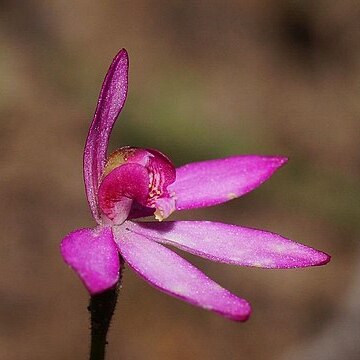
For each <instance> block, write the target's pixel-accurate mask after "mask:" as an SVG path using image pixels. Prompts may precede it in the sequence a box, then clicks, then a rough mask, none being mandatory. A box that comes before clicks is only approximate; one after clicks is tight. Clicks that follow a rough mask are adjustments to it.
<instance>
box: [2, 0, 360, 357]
mask: <svg viewBox="0 0 360 360" xmlns="http://www.w3.org/2000/svg"><path fill="white" fill-rule="evenodd" d="M0 10H1V20H2V21H1V23H0V40H1V41H0V77H1V80H2V81H1V84H2V85H1V89H2V91H1V97H0V116H1V117H0V146H1V152H0V162H1V179H0V182H1V186H0V192H1V195H0V196H1V202H0V214H1V219H2V221H1V225H0V226H1V234H2V240H1V242H0V251H1V254H2V255H1V263H0V269H1V274H2V276H0V291H1V299H0V326H1V334H0V358H1V359H6V360H15V359H16V360H17V359H34V360H35V359H36V360H42V359H50V358H51V359H54V360H56V359H64V358H71V359H84V358H86V356H87V342H88V314H87V312H86V306H87V301H88V297H87V296H88V295H87V293H86V292H85V290H84V289H83V286H82V285H81V284H80V282H79V281H78V279H76V278H75V276H74V275H73V273H72V272H71V271H70V270H69V269H67V268H66V266H65V265H64V264H63V263H62V260H61V258H60V255H59V249H58V248H59V242H60V239H61V238H62V237H63V236H64V235H65V233H66V232H67V231H70V230H71V229H73V228H75V227H78V226H79V224H83V225H84V227H86V226H92V222H91V218H90V212H89V210H88V209H87V208H86V202H85V198H84V196H85V195H84V190H83V184H82V167H81V161H82V159H81V157H82V147H83V144H84V141H85V137H86V132H87V129H88V126H89V123H90V121H91V118H92V113H93V111H94V108H95V102H96V98H97V95H98V91H99V89H100V85H101V81H102V78H103V76H104V74H105V72H106V70H107V66H108V64H109V62H110V60H111V58H112V57H113V56H114V55H115V53H116V52H117V50H118V49H119V48H121V47H126V48H127V50H128V52H129V54H130V60H131V70H130V95H129V98H128V102H127V104H126V107H125V110H124V112H123V114H122V118H121V120H120V121H118V123H117V125H116V129H115V133H114V136H113V137H112V144H113V147H114V148H115V147H119V146H122V145H135V146H136V145H137V146H142V147H146V146H151V147H154V148H158V149H160V150H161V151H163V152H164V153H167V154H168V155H169V156H170V157H171V158H172V159H173V160H174V161H175V163H176V164H178V165H180V164H183V163H185V162H189V161H195V160H201V159H208V158H215V157H222V156H227V155H231V154H237V153H254V154H282V155H288V156H289V157H290V163H289V165H287V166H286V167H285V168H284V169H282V170H281V172H279V174H277V175H276V176H274V178H272V179H271V181H269V182H268V183H266V184H265V185H263V186H262V188H260V189H258V190H256V191H255V192H254V193H252V194H250V195H247V196H246V197H244V198H243V199H239V200H236V201H233V202H231V203H229V204H225V205H223V206H221V207H217V208H214V209H208V210H204V211H193V212H191V213H190V212H188V213H181V214H178V215H177V218H188V219H189V218H190V217H191V218H194V219H210V220H221V221H224V222H232V223H236V224H243V225H247V226H253V227H260V228H267V229H269V230H272V231H275V232H279V233H282V234H284V235H286V236H287V237H290V238H293V239H295V240H297V241H301V242H303V243H305V244H307V245H310V246H314V247H317V248H320V249H323V250H325V251H327V252H329V253H330V254H332V255H333V260H332V262H331V263H330V264H329V265H328V266H326V267H324V268H316V269H306V270H297V271H266V270H253V269H252V270H248V269H240V268H235V267H231V266H225V265H219V264H210V263H207V262H203V261H202V260H200V259H195V258H192V257H189V256H187V257H188V258H190V260H191V261H192V262H193V263H195V264H197V265H198V266H199V267H201V268H202V269H203V270H205V271H206V272H207V273H208V274H209V275H210V276H212V277H213V278H214V279H216V280H217V281H219V282H221V284H223V285H224V286H225V287H227V288H229V289H231V290H232V291H234V292H235V293H237V294H238V295H240V296H244V297H246V298H248V299H250V300H252V305H253V309H254V313H253V316H252V318H251V319H250V321H249V322H248V323H246V324H237V323H232V322H230V321H227V320H224V319H222V318H220V317H217V316H216V315H213V314H209V313H207V312H205V311H201V310H199V309H196V308H192V307H190V306H188V305H186V304H184V303H182V302H180V301H177V300H174V299H172V298H169V297H166V296H165V295H162V294H160V293H158V292H156V291H154V290H153V289H151V288H150V287H148V286H147V285H146V284H145V283H143V282H142V281H139V280H138V279H137V278H136V277H135V276H134V275H132V274H131V273H130V272H127V271H125V274H124V286H123V291H122V293H121V296H120V301H119V304H118V309H117V314H116V316H115V319H114V322H113V327H112V329H111V334H110V339H109V340H110V347H109V359H117V358H121V359H139V360H142V359H149V360H151V359H157V360H158V359H172V360H176V359H184V358H185V359H235V360H236V359H248V360H259V359H277V358H279V357H280V356H285V358H286V359H288V358H289V357H288V356H287V355H286V354H287V352H288V351H290V349H292V348H294V347H297V348H298V349H300V355H299V356H300V358H301V349H302V348H303V347H305V345H304V344H305V343H307V342H308V341H309V340H311V341H315V342H316V339H317V338H318V336H321V334H323V333H325V334H326V329H327V327H328V326H330V323H331V322H332V321H333V319H336V318H337V317H338V315H337V314H339V313H341V311H342V304H344V303H346V301H347V299H346V297H347V289H348V288H349V287H351V283H352V281H353V280H355V277H356V274H355V273H354V272H353V270H354V268H355V264H356V263H357V262H358V256H359V249H358V247H359V245H358V240H359V237H358V236H359V230H360V222H359V217H360V210H359V209H360V187H359V176H360V152H359V133H360V121H359V117H360V101H359V98H360V85H359V84H360V28H359V25H358V18H359V13H360V7H359V4H358V2H357V1H354V0H345V1H332V0H331V1H317V2H311V1H302V2H301V1H291V0H287V1H286V0H284V1H280V2H279V1H267V2H263V1H235V0H234V1H226V2H224V1H193V2H185V1H184V2H181V1H144V0H135V1H115V0H109V1H105V2H101V1H84V0H81V1H75V2H73V1H68V0H62V1H51V2H50V1H49V2H44V1H35V0H34V1H30V0H29V1H20V0H14V1H8V2H6V1H5V2H1V4H0ZM358 301H360V300H358ZM352 308H353V309H355V310H353V311H355V313H359V311H360V303H359V302H355V305H354V306H353V307H352ZM345 326H347V327H348V328H350V329H351V328H352V326H354V325H353V324H352V323H351V317H350V320H349V322H348V323H346V325H345ZM353 331H356V330H355V329H354V330H353ZM358 355H359V354H357V356H358ZM318 356H319V354H318V353H315V354H314V358H319V357H318ZM305 358H308V357H304V359H305ZM354 358H357V357H356V356H355V357H354Z"/></svg>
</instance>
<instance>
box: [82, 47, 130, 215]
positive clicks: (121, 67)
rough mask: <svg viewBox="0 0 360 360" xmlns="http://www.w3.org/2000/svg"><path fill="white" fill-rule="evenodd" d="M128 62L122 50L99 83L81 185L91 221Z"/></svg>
mask: <svg viewBox="0 0 360 360" xmlns="http://www.w3.org/2000/svg"><path fill="white" fill-rule="evenodd" d="M128 68H129V59H128V55H127V52H126V50H125V49H122V50H120V51H119V53H118V54H117V55H116V56H115V58H114V60H113V62H112V64H111V65H110V68H109V70H108V72H107V74H106V77H105V80H104V82H103V85H102V88H101V91H100V95H99V100H98V104H97V107H96V110H95V115H94V119H93V121H92V123H91V126H90V130H89V134H88V137H87V139H86V144H85V149H84V182H85V188H86V195H87V198H88V202H89V205H90V209H91V212H92V214H93V216H94V218H95V219H96V220H97V221H98V222H99V220H100V215H99V212H98V208H97V189H98V186H99V181H100V177H101V174H102V171H103V169H104V165H105V158H106V151H107V147H108V143H109V137H110V133H111V130H112V128H113V125H114V123H115V121H116V118H117V117H118V116H119V114H120V111H121V109H122V108H123V106H124V104H125V100H126V96H127V91H128Z"/></svg>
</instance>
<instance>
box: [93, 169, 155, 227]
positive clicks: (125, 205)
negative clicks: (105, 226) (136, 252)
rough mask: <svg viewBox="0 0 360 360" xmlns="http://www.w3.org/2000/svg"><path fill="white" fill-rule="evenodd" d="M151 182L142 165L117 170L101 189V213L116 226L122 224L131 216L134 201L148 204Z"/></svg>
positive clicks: (103, 181) (109, 175) (106, 178)
mask: <svg viewBox="0 0 360 360" xmlns="http://www.w3.org/2000/svg"><path fill="white" fill-rule="evenodd" d="M149 182H150V180H149V174H148V171H147V170H146V168H145V167H144V166H142V165H140V164H135V163H128V164H124V165H121V166H119V167H117V168H115V169H114V170H112V171H111V172H110V173H109V174H108V175H107V176H105V178H104V179H103V180H102V182H101V184H100V187H99V207H100V209H101V211H102V212H103V213H104V214H105V215H106V216H107V217H108V218H109V219H111V220H113V221H114V223H115V224H122V223H123V222H124V221H125V220H126V218H127V217H128V215H129V212H130V209H131V205H132V200H136V201H137V202H139V203H140V204H146V200H147V198H148V194H149ZM129 199H131V200H130V201H129Z"/></svg>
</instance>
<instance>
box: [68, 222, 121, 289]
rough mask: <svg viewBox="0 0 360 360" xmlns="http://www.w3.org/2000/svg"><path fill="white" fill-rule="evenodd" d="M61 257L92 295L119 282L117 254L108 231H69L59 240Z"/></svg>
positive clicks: (99, 229) (103, 229)
mask: <svg viewBox="0 0 360 360" xmlns="http://www.w3.org/2000/svg"><path fill="white" fill-rule="evenodd" d="M61 254H62V256H63V258H64V261H65V262H66V263H67V264H68V265H70V267H71V268H72V269H73V270H74V271H75V272H76V273H77V274H78V275H79V277H80V279H81V280H82V282H83V283H84V285H85V286H86V288H87V289H88V290H89V292H90V294H92V295H93V294H97V293H100V292H102V291H104V290H107V289H110V288H111V287H113V286H114V285H115V284H116V283H117V281H118V280H119V270H120V262H119V252H118V250H117V247H116V245H115V242H114V240H113V235H112V232H111V228H109V227H100V226H99V227H97V228H95V229H80V230H75V231H73V232H72V233H70V234H69V235H67V236H66V237H65V238H64V239H63V240H62V242H61Z"/></svg>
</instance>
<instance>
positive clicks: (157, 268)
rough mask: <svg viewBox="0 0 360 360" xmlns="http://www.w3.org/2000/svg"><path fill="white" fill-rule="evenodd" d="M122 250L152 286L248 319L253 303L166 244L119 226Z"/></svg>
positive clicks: (231, 316)
mask: <svg viewBox="0 0 360 360" xmlns="http://www.w3.org/2000/svg"><path fill="white" fill-rule="evenodd" d="M114 235H115V239H116V242H117V244H118V247H119V251H120V253H121V254H122V256H123V257H124V258H125V260H126V261H127V262H128V264H129V265H130V266H131V267H132V268H133V269H134V270H135V272H136V273H138V274H139V275H140V276H141V277H143V278H144V279H145V280H146V281H147V282H149V283H150V284H151V285H152V286H154V287H156V288H158V289H159V290H161V291H164V292H165V293H167V294H169V295H172V296H174V297H177V298H179V299H181V300H185V301H187V302H189V303H191V304H193V305H197V306H200V307H202V308H205V309H207V310H211V311H214V312H217V313H219V314H221V315H223V316H225V317H227V318H230V319H232V320H238V321H245V320H247V318H248V317H249V315H250V312H251V309H250V305H249V303H248V302H247V301H246V300H244V299H241V298H238V297H237V296H235V295H233V294H232V293H230V292H229V291H228V290H225V289H224V288H222V287H221V286H220V285H218V284H217V283H215V282H214V281H213V280H211V279H209V278H208V277H207V276H206V275H204V274H203V273H202V272H201V271H200V270H198V269H197V268H196V267H194V266H193V265H191V264H190V263H189V262H187V261H186V260H184V259H183V258H181V257H180V256H179V255H177V254H175V253H174V252H173V251H171V250H169V249H167V248H165V247H164V246H162V245H160V244H158V243H156V242H153V241H151V240H149V239H147V238H146V237H144V236H142V235H138V234H135V233H133V232H131V231H128V230H127V228H126V226H124V225H123V226H121V227H115V228H114Z"/></svg>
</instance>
